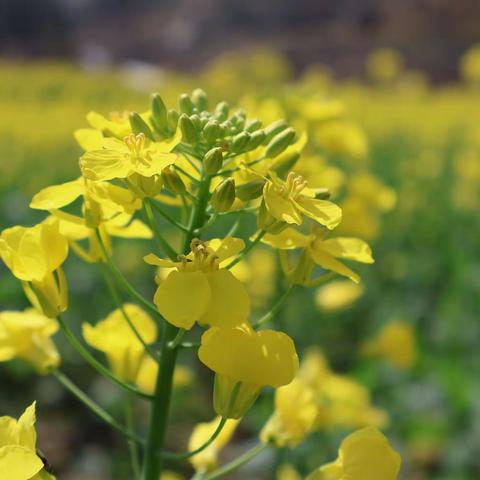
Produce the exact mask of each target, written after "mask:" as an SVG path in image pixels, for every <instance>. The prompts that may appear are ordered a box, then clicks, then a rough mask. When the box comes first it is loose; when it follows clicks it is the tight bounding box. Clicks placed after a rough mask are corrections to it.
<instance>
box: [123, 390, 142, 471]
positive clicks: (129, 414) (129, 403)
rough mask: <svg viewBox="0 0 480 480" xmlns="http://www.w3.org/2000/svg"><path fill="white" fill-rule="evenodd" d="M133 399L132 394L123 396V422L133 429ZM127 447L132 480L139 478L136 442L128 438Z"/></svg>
mask: <svg viewBox="0 0 480 480" xmlns="http://www.w3.org/2000/svg"><path fill="white" fill-rule="evenodd" d="M133 400H134V398H133V397H132V395H130V394H129V395H127V396H126V398H125V423H126V425H127V428H128V429H129V430H130V431H132V430H133V426H134V423H133ZM128 449H129V450H130V463H131V464H132V473H133V478H134V480H138V479H139V478H140V458H139V452H138V448H137V444H136V443H135V442H134V441H133V440H130V439H129V440H128Z"/></svg>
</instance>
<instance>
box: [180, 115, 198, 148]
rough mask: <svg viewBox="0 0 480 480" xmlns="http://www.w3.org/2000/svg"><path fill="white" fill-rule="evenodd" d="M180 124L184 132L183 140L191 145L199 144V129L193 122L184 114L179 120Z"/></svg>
mask: <svg viewBox="0 0 480 480" xmlns="http://www.w3.org/2000/svg"><path fill="white" fill-rule="evenodd" d="M178 123H179V125H180V128H181V130H182V136H183V140H185V142H186V143H189V144H190V145H194V144H195V143H197V129H196V128H195V125H194V124H193V122H192V120H190V118H189V117H188V116H187V115H185V114H184V113H182V114H181V115H180V118H179V119H178Z"/></svg>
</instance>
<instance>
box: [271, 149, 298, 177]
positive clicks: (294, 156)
mask: <svg viewBox="0 0 480 480" xmlns="http://www.w3.org/2000/svg"><path fill="white" fill-rule="evenodd" d="M299 158H300V154H299V153H298V152H292V153H287V154H285V155H282V158H280V159H279V160H278V161H277V162H275V163H274V164H273V165H272V170H273V171H274V172H275V173H276V174H277V175H278V176H279V177H280V178H286V176H287V174H288V172H289V171H290V170H292V168H293V167H294V166H295V165H296V163H297V162H298V159H299Z"/></svg>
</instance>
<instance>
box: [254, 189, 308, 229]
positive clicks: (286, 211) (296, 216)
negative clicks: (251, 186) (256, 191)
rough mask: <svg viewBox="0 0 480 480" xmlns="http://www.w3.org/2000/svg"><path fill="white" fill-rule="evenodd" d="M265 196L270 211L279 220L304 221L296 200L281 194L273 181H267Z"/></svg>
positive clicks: (297, 222)
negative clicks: (295, 203)
mask: <svg viewBox="0 0 480 480" xmlns="http://www.w3.org/2000/svg"><path fill="white" fill-rule="evenodd" d="M263 198H264V200H265V205H266V207H267V210H268V213H270V215H272V217H274V218H276V219H277V220H281V221H282V222H287V223H295V224H297V225H300V224H301V223H302V215H301V214H300V212H299V211H298V209H297V208H296V207H295V205H294V202H293V201H292V200H291V199H289V198H284V197H283V196H282V195H280V194H279V193H278V192H277V191H276V189H275V185H274V184H273V183H272V182H267V183H266V184H265V186H264V187H263Z"/></svg>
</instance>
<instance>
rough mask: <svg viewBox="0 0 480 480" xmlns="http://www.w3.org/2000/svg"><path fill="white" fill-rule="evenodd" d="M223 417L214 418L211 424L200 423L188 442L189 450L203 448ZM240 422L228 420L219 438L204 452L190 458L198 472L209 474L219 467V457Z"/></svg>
mask: <svg viewBox="0 0 480 480" xmlns="http://www.w3.org/2000/svg"><path fill="white" fill-rule="evenodd" d="M220 420H221V417H217V418H214V419H213V420H212V421H211V422H205V423H199V424H198V425H196V426H195V428H194V429H193V431H192V434H191V435H190V440H189V441H188V450H189V451H193V450H196V449H197V448H199V447H201V446H202V445H203V444H205V442H207V441H208V439H209V438H211V437H212V435H213V433H214V432H215V430H216V429H217V427H218V425H219V423H220ZM238 422H239V421H238V420H227V422H226V423H225V425H224V427H223V429H222V431H221V432H220V434H219V435H218V437H217V438H216V439H215V440H214V441H213V442H212V443H211V444H210V445H209V446H208V447H207V448H206V449H205V450H203V451H201V452H200V453H197V455H195V456H193V457H191V458H190V463H191V464H192V465H193V467H194V468H195V470H196V471H197V472H209V471H211V470H214V469H215V468H217V466H218V455H219V453H220V451H221V450H222V449H223V447H225V445H226V444H227V443H228V442H229V441H230V439H231V438H232V436H233V434H234V433H235V429H236V428H237V425H238Z"/></svg>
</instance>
